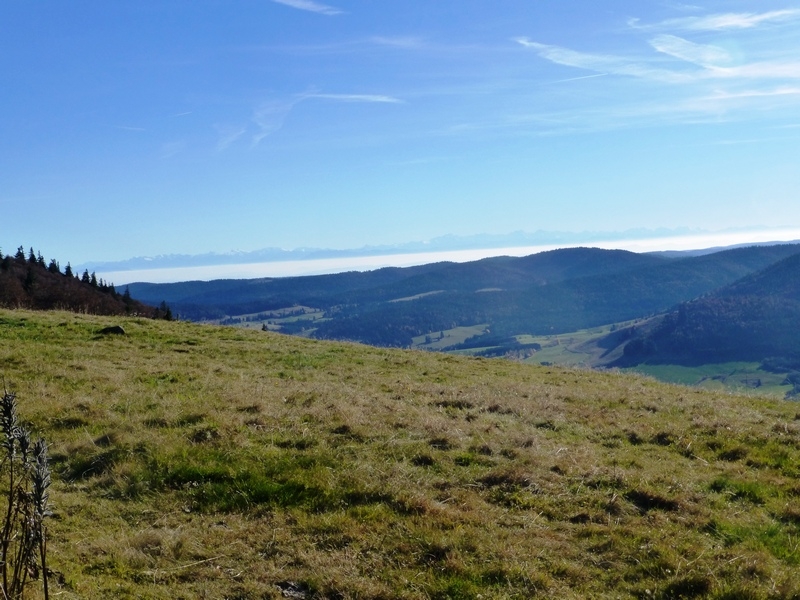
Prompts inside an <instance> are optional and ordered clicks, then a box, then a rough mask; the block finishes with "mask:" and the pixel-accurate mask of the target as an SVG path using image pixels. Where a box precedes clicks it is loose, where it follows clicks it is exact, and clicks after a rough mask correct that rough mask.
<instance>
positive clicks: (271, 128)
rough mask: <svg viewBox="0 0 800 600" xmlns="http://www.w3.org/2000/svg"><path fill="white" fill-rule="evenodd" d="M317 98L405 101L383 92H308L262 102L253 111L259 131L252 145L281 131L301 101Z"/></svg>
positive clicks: (400, 102) (342, 100)
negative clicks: (284, 98) (288, 97)
mask: <svg viewBox="0 0 800 600" xmlns="http://www.w3.org/2000/svg"><path fill="white" fill-rule="evenodd" d="M316 99H318V100H329V101H333V102H362V103H370V104H373V103H377V104H402V103H404V102H405V101H404V100H401V99H400V98H395V97H394V96H386V95H383V94H324V93H317V92H313V93H312V92H306V93H303V94H299V95H297V96H294V97H293V98H291V99H286V100H270V101H268V102H264V103H262V104H261V105H260V106H259V107H258V108H257V109H256V110H255V112H254V113H253V123H254V124H255V125H256V127H257V131H256V133H255V134H253V138H252V145H253V146H257V145H258V144H260V143H261V141H262V140H263V139H264V138H266V137H268V136H269V135H271V134H273V133H275V132H277V131H279V130H280V129H281V128H282V127H283V124H284V122H285V121H286V118H287V117H288V116H289V113H291V112H292V110H293V109H294V107H295V106H297V105H298V104H300V103H301V102H304V101H308V100H316Z"/></svg>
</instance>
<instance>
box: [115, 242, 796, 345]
mask: <svg viewBox="0 0 800 600" xmlns="http://www.w3.org/2000/svg"><path fill="white" fill-rule="evenodd" d="M797 252H800V246H798V245H790V244H784V245H775V246H759V247H748V248H737V249H732V250H725V251H720V252H716V253H713V254H709V255H704V256H692V257H687V258H665V257H663V256H654V255H647V254H636V253H633V252H626V251H621V250H601V249H598V248H573V249H563V250H554V251H551V252H543V253H540V254H534V255H531V256H527V257H523V258H513V257H497V258H488V259H484V260H479V261H474V262H469V263H463V264H454V263H437V264H430V265H424V266H422V267H412V268H407V269H398V268H392V269H380V270H377V271H372V272H366V273H343V274H338V275H324V276H315V277H294V278H279V279H259V280H218V281H210V282H187V283H176V284H139V283H136V284H131V286H130V289H131V292H132V293H133V294H134V295H135V296H136V297H138V298H142V299H143V300H145V301H149V302H154V303H157V302H159V301H161V300H166V301H167V302H169V303H170V305H171V306H172V308H173V310H175V311H176V312H177V313H179V314H180V315H181V316H182V317H184V318H189V319H193V320H203V319H224V318H226V317H231V316H235V315H258V314H263V313H265V312H268V311H274V310H277V309H283V308H287V307H293V306H299V307H308V308H310V309H314V310H316V311H317V312H316V315H317V317H315V319H314V320H313V322H310V321H303V320H300V321H296V322H292V323H289V322H284V323H282V324H281V325H280V326H281V330H282V331H284V332H286V333H300V332H302V333H303V334H304V335H307V336H311V337H316V338H325V339H346V340H355V341H360V342H364V343H368V344H374V345H380V346H409V345H410V344H411V343H412V339H413V338H414V337H416V336H420V335H427V334H429V333H434V334H438V333H439V332H440V331H443V330H449V329H452V328H454V327H471V326H476V325H485V326H486V327H487V328H488V329H489V330H491V335H495V336H496V335H502V336H512V335H519V334H535V335H541V334H550V333H560V332H567V331H574V330H576V329H581V328H585V327H594V326H597V325H601V324H607V323H613V322H618V321H624V320H628V319H634V318H639V317H642V316H646V315H651V314H656V313H660V312H663V311H666V310H669V309H670V308H672V307H673V306H675V305H677V304H679V303H681V302H685V301H687V300H691V299H693V298H696V297H698V296H701V295H703V294H707V293H709V292H712V291H714V290H716V289H718V288H721V287H723V286H726V285H729V284H731V283H733V282H734V281H736V280H738V279H740V278H741V277H744V276H746V275H748V274H750V273H753V272H755V271H758V270H760V269H763V268H765V267H767V266H769V265H771V264H773V263H775V262H777V261H779V260H781V259H783V258H786V257H787V256H789V255H791V254H795V253H797ZM401 300H402V301H401Z"/></svg>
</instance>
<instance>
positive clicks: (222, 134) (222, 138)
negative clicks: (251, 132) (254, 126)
mask: <svg viewBox="0 0 800 600" xmlns="http://www.w3.org/2000/svg"><path fill="white" fill-rule="evenodd" d="M214 129H216V130H217V133H218V134H219V140H218V141H217V150H220V151H222V150H225V149H226V148H227V147H228V146H230V145H231V144H233V143H234V142H235V141H236V140H238V139H239V138H240V137H242V136H243V135H244V134H245V133H247V128H246V127H239V126H230V125H215V126H214Z"/></svg>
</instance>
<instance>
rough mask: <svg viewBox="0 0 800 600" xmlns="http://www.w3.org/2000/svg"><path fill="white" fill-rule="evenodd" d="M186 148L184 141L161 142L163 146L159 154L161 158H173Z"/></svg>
mask: <svg viewBox="0 0 800 600" xmlns="http://www.w3.org/2000/svg"><path fill="white" fill-rule="evenodd" d="M184 150H186V142H184V141H177V142H165V143H164V144H161V148H160V149H159V153H158V156H159V158H161V159H167V158H172V157H173V156H175V155H176V154H180V153H181V152H183V151H184Z"/></svg>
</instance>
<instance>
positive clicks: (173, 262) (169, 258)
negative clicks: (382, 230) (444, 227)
mask: <svg viewBox="0 0 800 600" xmlns="http://www.w3.org/2000/svg"><path fill="white" fill-rule="evenodd" d="M699 233H703V232H700V231H697V230H691V229H688V228H679V229H663V228H662V229H654V230H653V229H629V230H627V231H623V232H607V231H606V232H599V231H594V232H592V231H588V232H581V233H575V232H563V231H536V232H533V233H527V232H523V231H516V232H513V233H509V234H496V235H494V234H480V235H471V236H457V235H446V236H441V237H437V238H434V239H432V240H430V241H426V242H408V243H403V244H385V245H379V246H363V247H361V248H352V249H330V248H297V249H294V250H285V249H282V248H263V249H261V250H254V251H252V252H244V251H239V250H231V251H230V252H222V253H216V252H209V253H204V254H166V255H158V256H139V257H134V258H130V259H126V260H121V261H107V262H97V261H95V262H88V263H86V264H82V265H79V266H78V267H77V268H79V269H81V270H82V269H88V270H89V271H94V270H96V271H132V270H140V269H167V268H178V267H200V266H211V265H231V264H250V263H264V262H279V261H299V260H315V259H323V258H351V257H360V256H384V255H392V254H416V253H429V252H444V251H453V250H474V249H492V248H513V247H525V246H554V245H562V246H565V245H574V244H591V243H593V242H600V241H611V240H635V239H654V238H655V239H657V238H666V237H676V236H685V235H690V234H699Z"/></svg>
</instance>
